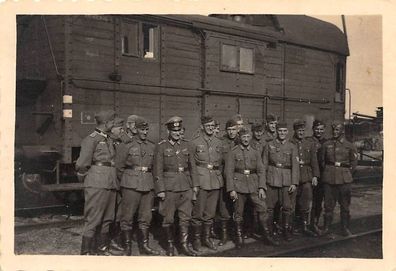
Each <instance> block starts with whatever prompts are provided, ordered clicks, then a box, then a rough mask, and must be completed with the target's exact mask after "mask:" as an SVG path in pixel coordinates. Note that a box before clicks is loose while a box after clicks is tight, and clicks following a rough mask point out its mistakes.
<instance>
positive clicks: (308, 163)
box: [290, 137, 320, 183]
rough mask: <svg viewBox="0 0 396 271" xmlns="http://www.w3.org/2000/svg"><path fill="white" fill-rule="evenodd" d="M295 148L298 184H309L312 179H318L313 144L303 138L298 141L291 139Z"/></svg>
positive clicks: (317, 167)
mask: <svg viewBox="0 0 396 271" xmlns="http://www.w3.org/2000/svg"><path fill="white" fill-rule="evenodd" d="M290 141H291V142H292V143H293V144H295V145H296V146H297V150H298V159H299V164H300V183H306V182H311V181H312V178H313V177H319V176H320V172H319V164H318V157H317V148H316V145H315V143H313V142H312V141H309V140H307V139H305V138H303V139H302V140H298V139H297V138H295V137H293V138H292V139H291V140H290Z"/></svg>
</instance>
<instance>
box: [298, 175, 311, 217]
mask: <svg viewBox="0 0 396 271" xmlns="http://www.w3.org/2000/svg"><path fill="white" fill-rule="evenodd" d="M296 202H297V203H296V204H297V205H298V211H299V212H300V213H302V214H303V213H308V212H309V211H310V209H311V205H312V183H311V182H306V183H300V184H299V186H298V187H297V196H296Z"/></svg>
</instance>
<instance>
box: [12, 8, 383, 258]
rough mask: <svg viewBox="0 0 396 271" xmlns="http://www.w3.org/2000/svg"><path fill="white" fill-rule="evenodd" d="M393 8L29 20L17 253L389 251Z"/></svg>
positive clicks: (315, 254)
mask: <svg viewBox="0 0 396 271" xmlns="http://www.w3.org/2000/svg"><path fill="white" fill-rule="evenodd" d="M381 22H382V17H381V15H376V16H374V15H347V16H343V15H341V14H339V15H332V16H314V15H307V14H293V15H287V14H284V15H272V14H264V13H263V14H216V13H214V14H206V15H186V14H184V15H181V14H167V15H158V14H157V15H156V14H140V15H136V14H113V15H109V14H98V15H84V14H81V15H55V14H52V15H40V14H36V15H30V14H18V15H17V16H16V26H17V30H16V82H15V85H16V104H15V151H14V185H15V187H14V253H15V254H16V255H86V256H87V257H95V256H109V257H111V256H124V257H128V256H132V257H133V256H143V255H144V256H153V257H155V256H164V257H172V256H183V257H196V256H200V257H263V258H264V257H265V258H268V257H303V258H360V259H382V258H383V249H382V213H383V208H382V184H383V157H384V148H383V104H382V102H383V101H382V23H381Z"/></svg>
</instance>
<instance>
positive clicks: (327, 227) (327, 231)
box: [322, 214, 335, 239]
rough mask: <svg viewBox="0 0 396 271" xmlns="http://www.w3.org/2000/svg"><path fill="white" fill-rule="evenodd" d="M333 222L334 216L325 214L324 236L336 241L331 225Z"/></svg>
mask: <svg viewBox="0 0 396 271" xmlns="http://www.w3.org/2000/svg"><path fill="white" fill-rule="evenodd" d="M332 222H333V214H325V216H324V229H323V231H322V235H326V236H327V237H328V238H330V239H334V238H335V237H334V235H333V233H332V232H331V231H330V226H331V223H332Z"/></svg>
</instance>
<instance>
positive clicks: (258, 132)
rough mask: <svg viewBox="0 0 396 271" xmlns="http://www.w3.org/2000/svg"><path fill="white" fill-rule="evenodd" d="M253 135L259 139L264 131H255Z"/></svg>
mask: <svg viewBox="0 0 396 271" xmlns="http://www.w3.org/2000/svg"><path fill="white" fill-rule="evenodd" d="M253 137H254V138H255V139H257V140H260V139H261V138H262V137H263V131H262V130H258V131H253Z"/></svg>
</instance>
